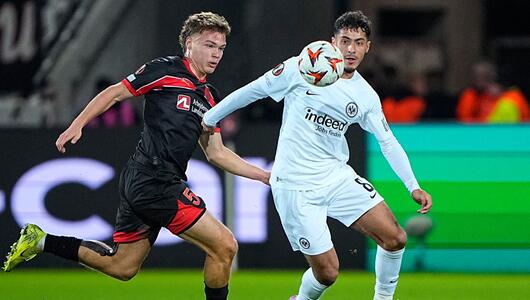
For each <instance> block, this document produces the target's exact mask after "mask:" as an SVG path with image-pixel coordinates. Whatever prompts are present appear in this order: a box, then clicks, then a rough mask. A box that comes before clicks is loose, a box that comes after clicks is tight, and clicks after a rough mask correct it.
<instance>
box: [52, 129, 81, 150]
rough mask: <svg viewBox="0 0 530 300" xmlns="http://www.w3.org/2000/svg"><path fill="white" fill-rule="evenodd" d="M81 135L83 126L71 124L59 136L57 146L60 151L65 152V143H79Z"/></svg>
mask: <svg viewBox="0 0 530 300" xmlns="http://www.w3.org/2000/svg"><path fill="white" fill-rule="evenodd" d="M81 135H82V132H81V128H76V127H72V126H70V127H68V129H66V130H65V131H64V132H63V133H61V135H60V136H59V137H58V138H57V141H55V147H57V150H59V152H61V153H65V152H66V148H65V144H66V143H68V142H70V143H72V144H75V143H77V141H79V139H80V138H81Z"/></svg>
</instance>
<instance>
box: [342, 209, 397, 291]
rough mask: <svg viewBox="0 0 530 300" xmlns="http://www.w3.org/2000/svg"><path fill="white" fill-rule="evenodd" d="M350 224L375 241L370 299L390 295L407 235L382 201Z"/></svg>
mask: <svg viewBox="0 0 530 300" xmlns="http://www.w3.org/2000/svg"><path fill="white" fill-rule="evenodd" d="M352 227H353V228H354V229H356V230H358V231H360V232H362V233H364V234H365V235H367V236H369V237H371V238H372V239H373V240H374V241H375V242H376V243H377V245H378V246H377V252H376V258H375V274H376V284H375V294H374V299H392V296H393V295H394V291H395V290H396V286H397V281H398V277H399V270H400V268H401V260H402V257H403V252H404V250H405V249H404V248H405V244H406V242H407V235H406V233H405V231H404V230H403V228H401V226H399V224H398V222H397V220H396V218H395V216H394V214H393V213H392V211H391V210H390V208H389V207H388V206H387V205H386V203H385V202H380V203H379V204H377V205H376V206H374V207H373V208H372V209H370V210H369V211H368V212H366V213H365V214H364V215H363V216H362V217H361V218H359V220H357V221H356V222H355V223H354V224H353V225H352Z"/></svg>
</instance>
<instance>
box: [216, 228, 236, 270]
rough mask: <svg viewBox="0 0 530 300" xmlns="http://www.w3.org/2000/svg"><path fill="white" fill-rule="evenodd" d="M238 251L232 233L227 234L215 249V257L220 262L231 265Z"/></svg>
mask: <svg viewBox="0 0 530 300" xmlns="http://www.w3.org/2000/svg"><path fill="white" fill-rule="evenodd" d="M237 250H238V245H237V241H236V239H235V237H234V235H233V234H232V233H227V234H225V236H224V237H223V238H222V239H221V242H220V243H219V244H218V245H217V247H216V249H215V256H216V257H217V258H218V259H219V260H221V261H222V262H225V263H228V264H231V263H232V260H233V259H234V257H235V256H236V253H237Z"/></svg>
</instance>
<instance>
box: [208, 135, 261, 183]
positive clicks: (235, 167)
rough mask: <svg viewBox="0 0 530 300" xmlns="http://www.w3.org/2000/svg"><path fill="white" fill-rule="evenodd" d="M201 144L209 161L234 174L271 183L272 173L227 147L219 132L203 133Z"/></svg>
mask: <svg viewBox="0 0 530 300" xmlns="http://www.w3.org/2000/svg"><path fill="white" fill-rule="evenodd" d="M199 144H200V145H201V148H202V150H203V151H204V154H205V155H206V158H207V159H208V161H209V162H210V163H212V164H214V165H215V166H217V167H219V168H221V169H223V170H225V171H228V172H230V173H232V174H234V175H238V176H243V177H246V178H249V179H253V180H258V181H261V182H263V183H265V184H269V178H270V173H269V172H267V171H264V170H262V169H261V168H258V167H256V166H254V165H252V164H250V163H248V162H247V161H245V160H244V159H242V158H241V157H240V156H239V155H237V154H236V153H234V152H233V151H231V150H230V149H228V148H226V147H225V145H224V144H223V140H222V138H221V134H220V133H219V132H216V133H214V134H209V133H203V134H202V135H201V137H200V138H199Z"/></svg>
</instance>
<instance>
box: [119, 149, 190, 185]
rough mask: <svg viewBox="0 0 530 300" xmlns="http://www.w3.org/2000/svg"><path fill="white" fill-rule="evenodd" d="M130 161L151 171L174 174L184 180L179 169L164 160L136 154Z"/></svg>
mask: <svg viewBox="0 0 530 300" xmlns="http://www.w3.org/2000/svg"><path fill="white" fill-rule="evenodd" d="M130 161H132V162H135V163H137V164H140V165H141V166H142V167H145V168H147V169H149V170H153V171H162V172H168V173H172V174H174V175H177V176H178V177H179V178H180V179H182V177H181V176H180V171H179V169H178V168H177V167H176V166H175V165H174V164H172V163H170V162H168V161H166V160H163V159H161V158H160V157H157V156H153V157H147V156H145V155H143V154H141V153H138V152H136V153H134V154H133V156H131V159H130Z"/></svg>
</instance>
